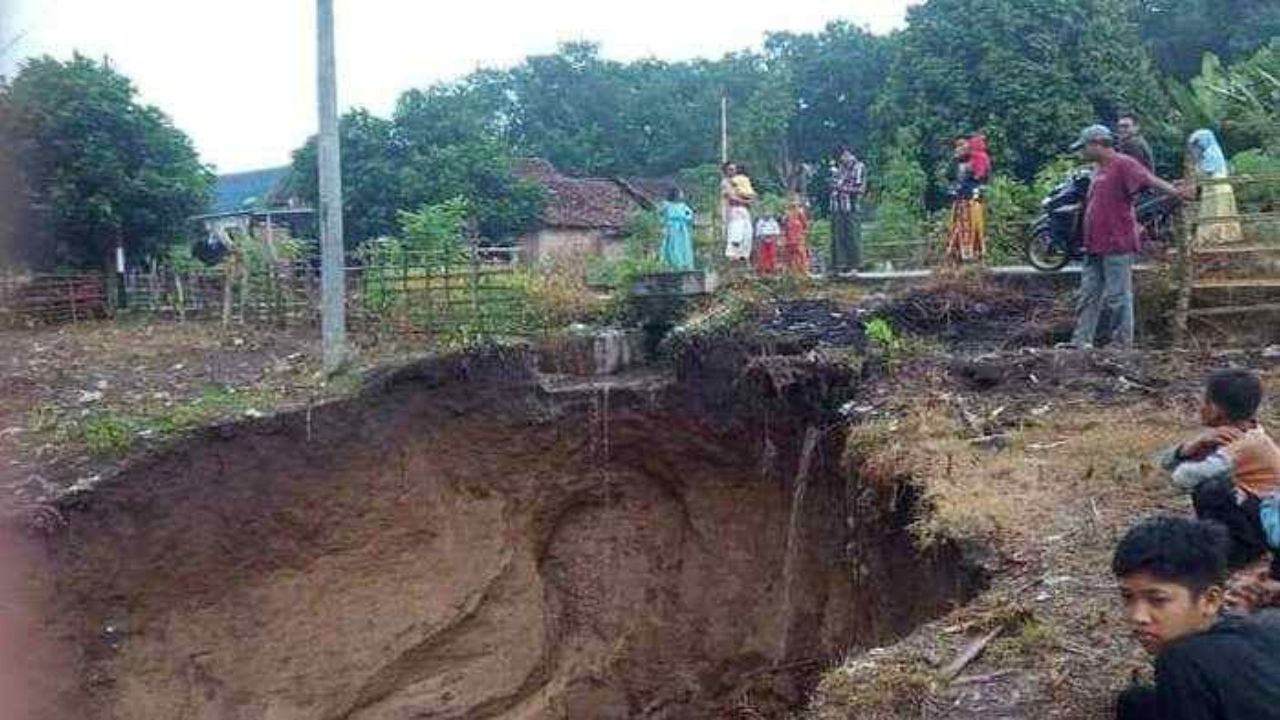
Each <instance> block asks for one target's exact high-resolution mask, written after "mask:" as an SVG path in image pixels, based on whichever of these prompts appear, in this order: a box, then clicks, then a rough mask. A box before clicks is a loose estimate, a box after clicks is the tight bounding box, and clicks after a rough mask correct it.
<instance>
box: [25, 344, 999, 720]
mask: <svg viewBox="0 0 1280 720" xmlns="http://www.w3.org/2000/svg"><path fill="white" fill-rule="evenodd" d="M714 359H715V361H714V362H710V363H707V364H703V365H699V364H698V363H692V364H688V363H686V364H685V365H683V366H682V368H683V376H682V378H681V380H680V381H679V382H678V383H677V384H676V385H675V386H671V387H667V388H665V389H664V388H650V389H644V390H629V391H622V390H613V391H607V390H595V391H585V392H584V391H578V392H567V393H556V394H549V393H547V392H545V391H544V390H542V389H541V388H540V387H539V385H538V383H537V378H536V375H535V374H534V373H532V372H531V371H530V370H529V369H528V368H527V359H526V358H525V357H524V356H522V355H516V356H503V355H500V354H495V355H488V356H480V357H474V356H473V357H469V358H462V359H452V360H442V361H432V362H428V363H424V364H420V365H417V366H414V367H410V368H407V369H403V370H401V371H398V372H396V373H394V374H391V375H388V376H386V377H384V378H382V379H380V380H379V381H377V382H375V383H374V384H373V385H372V386H371V387H370V388H369V389H368V390H366V391H365V392H363V393H361V394H360V395H358V396H357V397H355V398H353V399H351V400H348V401H344V402H340V403H332V404H328V405H325V406H321V407H318V408H316V409H314V410H313V411H307V412H299V413H295V414H290V415H285V416H279V417H274V418H268V419H263V420H258V421H252V422H249V423H242V424H238V425H233V426H226V427H223V428H220V429H214V430H210V431H207V432H204V433H201V434H199V435H197V436H195V437H192V438H189V439H187V440H184V441H182V442H181V443H180V444H179V445H177V446H176V447H173V448H170V449H168V450H166V451H164V452H163V453H161V454H159V455H156V456H154V457H151V458H149V459H147V460H145V461H142V462H140V463H136V464H134V465H132V466H131V467H129V468H127V469H126V470H125V471H124V472H123V473H121V474H120V475H119V476H118V477H115V478H114V479H112V480H110V481H108V482H104V483H103V484H102V485H100V486H98V487H96V488H94V489H92V490H90V491H88V492H85V493H82V494H80V495H77V496H73V497H69V498H66V499H64V500H63V501H62V503H61V505H60V507H59V511H60V513H61V514H62V520H63V524H62V525H61V526H60V527H59V528H58V529H57V530H56V531H54V532H53V533H52V534H51V535H50V536H48V537H44V538H41V539H40V541H39V545H40V548H39V556H38V557H39V560H37V561H35V562H33V563H32V573H31V576H30V578H29V582H28V584H27V586H26V589H27V591H28V592H29V598H32V599H35V600H36V602H35V603H34V604H33V605H32V607H34V608H35V614H36V616H37V618H38V619H37V625H36V627H35V634H36V636H38V637H40V638H43V639H44V640H45V641H46V642H45V644H46V646H47V649H48V652H47V653H45V654H43V655H41V660H40V661H39V662H38V663H33V665H32V668H33V669H34V670H35V671H36V673H35V674H36V676H37V677H38V681H36V682H34V683H33V684H32V685H31V688H32V690H33V694H34V696H35V698H36V705H37V712H36V713H35V717H36V718H41V719H43V718H49V719H53V718H58V719H65V718H93V719H106V718H112V719H117V718H118V719H124V718H129V719H130V720H147V719H150V718H156V719H159V718H163V719H164V720H174V719H187V718H190V719H197V718H199V719H206V718H207V719H209V720H214V719H215V718H216V719H218V720H224V719H226V718H271V719H272V720H287V719H293V718H297V719H299V720H301V719H302V718H307V719H313V718H323V719H325V720H337V719H339V718H359V719H362V720H364V719H373V718H403V717H439V718H587V717H591V718H629V717H647V718H702V717H710V716H729V717H732V716H735V713H738V714H739V716H742V717H759V716H760V715H759V714H752V713H758V712H765V713H771V712H772V711H771V708H772V709H776V708H779V707H782V706H786V705H789V704H794V703H798V702H802V700H803V693H804V691H805V690H807V689H808V687H810V685H811V683H812V682H813V681H814V680H815V677H816V673H817V671H818V670H820V669H821V667H823V666H824V665H827V664H829V663H830V662H831V661H833V660H834V659H836V658H837V657H839V656H841V655H842V654H844V653H846V652H847V651H849V650H850V649H852V648H857V647H865V646H867V645H870V644H873V643H880V642H883V641H885V640H887V639H889V638H892V637H896V636H900V635H902V634H903V633H905V632H907V631H909V630H910V629H911V628H912V627H914V626H915V625H916V624H917V623H919V622H920V621H921V620H923V619H925V618H929V617H934V616H936V615H938V614H939V613H940V612H943V611H944V610H945V609H946V608H948V607H949V606H950V605H951V603H952V602H953V601H956V600H957V599H963V598H966V597H968V596H970V595H971V594H972V593H973V592H974V591H975V590H976V587H975V585H976V582H977V581H976V578H975V576H974V575H973V573H972V572H971V571H969V570H967V569H965V567H964V566H963V565H962V564H961V563H960V562H959V558H958V554H957V553H956V551H955V550H954V548H952V547H949V546H947V545H945V544H943V545H940V546H938V547H936V548H935V549H934V550H932V551H930V552H929V553H927V554H921V553H920V552H918V551H917V550H916V549H915V545H914V544H913V542H912V539H911V537H910V535H909V533H908V532H907V531H906V527H905V526H906V525H907V524H908V522H910V521H911V520H912V518H913V506H914V497H913V496H912V494H911V493H910V492H908V491H906V490H905V489H903V488H877V489H873V488H867V487H861V486H859V484H858V483H857V482H856V481H855V482H849V481H847V480H846V475H845V473H843V472H842V470H841V468H840V455H841V452H842V451H843V448H844V444H845V438H844V431H843V429H840V428H842V427H843V424H841V423H836V422H833V417H834V416H833V413H834V410H833V409H832V407H831V406H830V403H829V402H826V403H825V404H824V402H815V399H818V400H823V399H825V400H827V401H829V400H830V398H831V394H830V393H829V392H828V391H829V390H830V388H832V387H838V386H841V385H847V384H848V383H849V382H851V381H852V378H850V377H847V376H840V375H839V371H837V370H833V369H832V368H827V367H820V366H816V365H814V364H812V363H806V361H804V360H801V359H799V358H795V359H792V360H784V361H779V363H775V364H773V365H768V366H764V365H759V364H757V365H754V366H752V369H751V370H749V371H747V372H746V373H745V374H744V373H743V372H742V370H741V368H742V367H743V365H742V364H741V363H739V362H737V361H734V362H730V361H729V360H728V359H727V356H726V355H724V354H721V355H719V356H716V357H715V358H714ZM739 359H741V358H739Z"/></svg>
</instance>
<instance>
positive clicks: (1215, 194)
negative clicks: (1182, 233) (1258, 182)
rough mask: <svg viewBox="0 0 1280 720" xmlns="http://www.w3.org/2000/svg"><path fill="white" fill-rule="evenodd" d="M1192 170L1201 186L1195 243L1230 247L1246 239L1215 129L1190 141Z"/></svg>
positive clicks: (1188, 143)
mask: <svg viewBox="0 0 1280 720" xmlns="http://www.w3.org/2000/svg"><path fill="white" fill-rule="evenodd" d="M1187 150H1188V154H1189V159H1190V161H1191V166H1192V171H1193V172H1194V174H1195V178H1196V180H1197V181H1198V182H1199V184H1200V214H1199V224H1198V227H1197V228H1196V242H1197V243H1199V244H1203V245H1227V244H1230V243H1238V242H1240V241H1241V240H1242V239H1243V233H1242V232H1241V230H1240V220H1239V218H1238V216H1239V212H1238V211H1237V209H1236V194H1235V191H1234V190H1232V189H1231V183H1230V182H1228V181H1227V178H1228V177H1229V176H1230V171H1229V170H1228V168H1227V158H1226V156H1225V155H1223V153H1222V146H1221V145H1219V144H1218V138H1217V137H1216V136H1214V134H1213V131H1212V130H1204V129H1201V130H1197V131H1195V132H1193V133H1191V137H1189V138H1188V139H1187Z"/></svg>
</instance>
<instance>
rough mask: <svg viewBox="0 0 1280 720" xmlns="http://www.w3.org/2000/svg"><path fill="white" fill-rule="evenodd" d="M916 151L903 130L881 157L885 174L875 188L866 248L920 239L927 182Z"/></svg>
mask: <svg viewBox="0 0 1280 720" xmlns="http://www.w3.org/2000/svg"><path fill="white" fill-rule="evenodd" d="M918 147H919V140H918V139H917V137H916V136H915V134H914V133H913V132H912V131H911V130H909V129H905V128H904V129H901V130H899V131H898V134H897V137H896V138H895V140H894V144H893V145H892V146H891V147H890V148H889V149H888V151H886V152H885V153H884V159H883V167H884V173H883V174H882V175H881V177H880V178H879V179H878V182H877V187H876V188H875V197H874V200H875V201H876V215H875V217H876V221H875V225H874V226H873V228H872V230H871V232H870V233H869V234H868V236H867V243H868V244H869V245H877V244H883V243H896V242H913V241H916V240H919V239H920V237H921V233H922V231H923V229H924V216H925V212H924V210H925V206H924V198H925V189H926V187H927V185H928V178H927V176H926V175H925V172H924V169H923V168H921V167H920V163H919V161H917V160H916V157H915V151H916V148H918Z"/></svg>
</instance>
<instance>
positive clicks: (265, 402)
mask: <svg viewBox="0 0 1280 720" xmlns="http://www.w3.org/2000/svg"><path fill="white" fill-rule="evenodd" d="M281 400H282V398H281V396H280V395H279V393H277V392H274V391H271V390H257V389H249V390H237V389H235V388H231V387H226V386H222V385H209V386H206V387H204V388H202V389H201V391H200V392H199V394H198V395H196V396H195V397H194V398H191V399H189V400H184V401H176V402H174V401H171V402H169V403H165V404H160V403H156V402H151V403H145V404H143V405H141V406H138V407H130V408H111V409H101V410H98V411H96V412H93V413H91V414H89V415H87V416H85V417H82V418H74V417H66V416H63V417H59V416H58V415H57V414H56V412H55V411H53V410H52V409H41V408H37V410H36V411H33V414H32V417H31V418H30V419H29V424H28V427H29V428H30V429H31V431H32V432H33V433H40V434H42V435H44V436H46V438H47V439H49V440H50V441H53V442H66V443H71V444H73V445H79V446H80V447H82V448H83V449H84V450H85V452H87V453H89V454H90V455H93V456H94V457H98V458H112V457H120V456H122V455H124V454H125V453H127V452H128V451H129V450H131V449H132V448H133V447H134V446H135V444H136V443H138V442H139V441H141V440H155V439H163V438H166V437H170V436H173V435H177V434H180V433H183V432H186V431H189V430H192V429H194V428H197V427H201V426H204V425H209V424H211V423H214V422H218V421H222V420H231V419H234V418H238V417H244V416H246V415H254V414H257V413H264V412H266V411H267V410H270V409H271V408H273V407H275V406H276V405H277V404H278V403H280V402H281Z"/></svg>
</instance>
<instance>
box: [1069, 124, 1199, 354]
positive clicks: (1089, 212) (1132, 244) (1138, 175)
mask: <svg viewBox="0 0 1280 720" xmlns="http://www.w3.org/2000/svg"><path fill="white" fill-rule="evenodd" d="M1115 144H1116V139H1115V136H1114V135H1112V134H1111V130H1109V129H1108V128H1107V127H1106V126H1105V125H1090V126H1089V127H1087V128H1085V129H1084V130H1083V131H1081V133H1080V139H1079V140H1077V141H1076V143H1075V144H1074V145H1072V146H1071V149H1072V150H1079V151H1080V153H1081V155H1083V156H1084V158H1085V159H1086V160H1089V161H1090V162H1092V163H1093V164H1094V171H1093V180H1092V182H1091V183H1090V184H1089V197H1088V199H1087V200H1086V203H1085V211H1084V248H1085V259H1084V267H1083V268H1082V269H1081V273H1080V299H1079V304H1078V305H1077V312H1078V313H1079V319H1078V320H1077V321H1076V331H1075V334H1074V335H1073V336H1072V339H1071V344H1072V345H1073V346H1075V347H1077V348H1082V349H1091V348H1093V344H1094V341H1095V340H1096V335H1097V333H1098V318H1099V316H1100V315H1101V314H1102V309H1103V307H1105V308H1106V309H1107V310H1108V312H1109V313H1110V316H1111V324H1112V326H1113V327H1114V328H1115V329H1114V330H1113V332H1112V336H1111V342H1112V345H1114V346H1116V347H1119V348H1130V347H1132V346H1133V326H1134V317H1133V259H1134V256H1135V255H1137V253H1138V250H1139V249H1140V240H1139V233H1138V217H1137V214H1136V213H1135V212H1134V209H1133V200H1134V197H1135V196H1136V195H1137V194H1138V193H1139V192H1140V191H1142V190H1144V189H1146V188H1152V189H1154V190H1157V191H1159V192H1162V193H1166V194H1168V195H1178V196H1182V197H1187V198H1189V197H1190V196H1189V195H1188V193H1189V192H1194V190H1193V189H1190V188H1187V189H1182V190H1180V189H1178V188H1176V187H1174V186H1173V185H1171V184H1170V183H1167V182H1165V181H1164V180H1161V179H1160V178H1158V177H1156V176H1155V175H1152V174H1151V172H1150V171H1149V170H1147V169H1146V168H1145V167H1143V166H1142V163H1141V162H1139V161H1137V160H1135V159H1133V158H1132V157H1129V156H1128V155H1123V154H1121V153H1119V152H1117V151H1116V147H1115Z"/></svg>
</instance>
